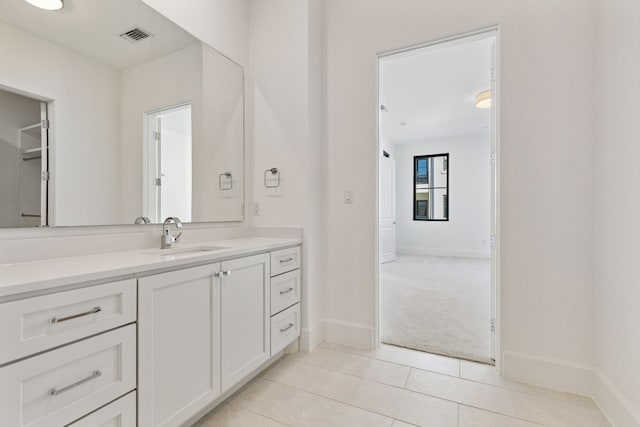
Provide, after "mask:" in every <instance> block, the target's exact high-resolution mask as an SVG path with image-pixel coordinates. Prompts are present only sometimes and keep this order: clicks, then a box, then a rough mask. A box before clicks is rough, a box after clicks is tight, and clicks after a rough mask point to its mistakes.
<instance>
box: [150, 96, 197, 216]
mask: <svg viewBox="0 0 640 427" xmlns="http://www.w3.org/2000/svg"><path fill="white" fill-rule="evenodd" d="M145 128H146V139H145V143H144V169H145V173H144V177H145V182H144V186H143V188H144V193H145V194H144V200H145V206H144V216H145V217H147V218H148V219H149V220H150V221H151V222H153V223H161V222H162V221H163V220H164V218H165V217H168V216H175V217H178V218H180V220H181V221H183V222H191V216H192V215H191V213H192V204H191V201H192V187H193V183H192V169H193V168H192V155H191V153H192V146H193V138H192V126H191V104H180V105H177V106H173V107H168V108H164V109H161V110H155V111H151V112H148V113H146V114H145Z"/></svg>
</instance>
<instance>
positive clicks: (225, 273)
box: [222, 270, 231, 276]
mask: <svg viewBox="0 0 640 427" xmlns="http://www.w3.org/2000/svg"><path fill="white" fill-rule="evenodd" d="M222 275H223V276H231V270H225V271H223V272H222Z"/></svg>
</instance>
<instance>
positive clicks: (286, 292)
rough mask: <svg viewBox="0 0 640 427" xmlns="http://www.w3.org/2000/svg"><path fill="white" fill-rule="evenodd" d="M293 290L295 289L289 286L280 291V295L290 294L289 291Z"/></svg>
mask: <svg viewBox="0 0 640 427" xmlns="http://www.w3.org/2000/svg"><path fill="white" fill-rule="evenodd" d="M292 291H295V289H294V288H289V289H287V290H284V291H280V295H284V294H288V293H289V292H292Z"/></svg>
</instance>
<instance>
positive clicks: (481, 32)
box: [373, 25, 502, 372]
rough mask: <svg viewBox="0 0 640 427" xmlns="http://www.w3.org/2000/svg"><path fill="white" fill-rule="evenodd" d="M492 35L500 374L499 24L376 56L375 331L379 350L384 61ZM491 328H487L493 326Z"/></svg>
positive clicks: (495, 353) (494, 288)
mask: <svg viewBox="0 0 640 427" xmlns="http://www.w3.org/2000/svg"><path fill="white" fill-rule="evenodd" d="M489 35H492V36H493V37H494V40H495V51H494V56H493V58H492V60H493V62H494V64H495V70H494V71H495V74H494V82H493V87H494V89H495V93H493V94H492V104H493V108H492V111H493V114H492V118H491V121H492V126H493V128H492V132H491V158H490V159H487V161H489V162H491V163H492V169H491V171H492V174H491V176H492V179H491V199H492V200H491V234H492V235H491V236H490V237H491V240H492V248H491V296H492V298H491V304H492V318H493V319H494V322H495V323H494V327H495V332H494V333H493V336H492V344H493V345H492V349H491V351H492V357H493V358H494V359H495V369H496V370H497V371H498V372H502V360H501V356H500V355H501V353H500V342H501V340H500V336H501V327H500V325H501V321H500V318H501V316H500V314H501V309H500V308H501V291H500V187H501V185H500V160H501V156H500V29H499V26H498V25H492V26H488V27H483V28H480V29H477V30H473V31H468V32H464V33H458V34H454V35H451V36H448V37H442V38H439V39H435V40H432V41H428V42H425V43H420V44H416V45H410V46H406V47H402V48H398V49H392V50H388V51H383V52H379V53H378V54H377V55H376V61H375V75H376V78H375V82H376V88H375V93H376V105H375V106H374V110H373V111H374V113H375V115H376V119H375V123H376V131H375V132H376V143H375V144H374V146H375V150H376V151H375V162H376V170H375V174H376V179H375V182H376V206H377V207H378V209H376V212H375V216H376V218H375V220H374V224H375V230H374V233H375V234H374V235H375V264H374V265H375V271H374V278H375V279H374V286H375V292H374V325H373V326H374V330H373V340H374V342H373V347H374V348H378V347H379V346H380V343H381V342H380V340H381V338H380V240H379V239H380V236H379V230H380V214H379V205H380V183H379V180H380V157H379V156H380V152H381V151H380V150H381V149H382V146H381V144H380V60H381V59H383V58H385V57H388V56H392V55H396V54H399V53H404V52H409V51H412V50H415V49H421V48H425V47H429V46H436V45H441V44H445V43H451V42H456V41H462V40H465V39H471V38H473V37H482V36H489ZM490 326H491V325H487V327H490Z"/></svg>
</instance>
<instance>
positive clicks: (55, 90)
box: [0, 0, 244, 227]
mask: <svg viewBox="0 0 640 427" xmlns="http://www.w3.org/2000/svg"><path fill="white" fill-rule="evenodd" d="M64 5H65V7H64V8H63V9H62V10H60V11H57V12H51V11H45V10H41V9H38V8H36V7H34V6H32V5H30V4H28V3H27V2H25V1H24V0H4V1H2V2H1V3H0V56H1V57H2V64H3V66H2V67H0V227H34V226H43V225H44V226H76V225H109V224H133V223H136V222H137V223H147V222H150V223H161V222H162V221H163V220H164V218H166V217H168V216H177V217H179V218H181V219H182V221H183V222H211V221H241V220H242V219H243V205H244V203H243V202H244V194H243V193H244V192H243V187H244V182H243V175H244V170H243V163H244V152H243V150H244V105H243V70H242V68H241V67H240V66H238V65H237V64H235V63H233V62H232V61H230V60H229V59H227V58H226V57H224V56H223V55H221V54H220V53H218V52H217V51H215V50H214V49H212V48H211V47H209V46H207V45H205V44H203V43H202V42H200V41H199V40H197V39H195V38H194V37H193V36H191V35H190V34H189V33H187V32H186V31H184V30H183V29H181V28H180V27H178V26H177V25H175V24H174V23H172V22H171V21H169V20H168V19H166V18H164V17H163V16H162V15H160V14H159V13H157V12H155V11H154V10H153V9H151V8H150V7H148V6H147V5H145V4H144V3H143V2H142V1H140V0H109V1H103V0H83V1H81V2H65V4H64Z"/></svg>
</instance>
